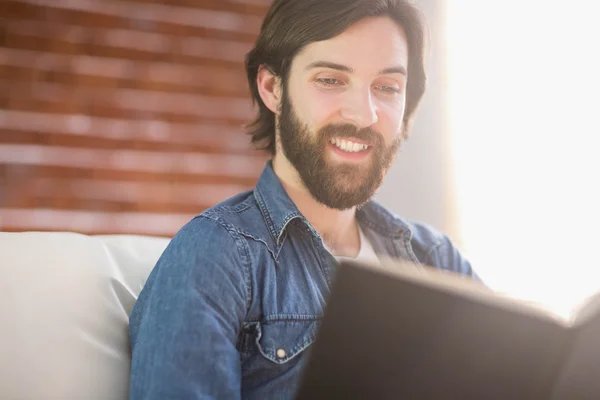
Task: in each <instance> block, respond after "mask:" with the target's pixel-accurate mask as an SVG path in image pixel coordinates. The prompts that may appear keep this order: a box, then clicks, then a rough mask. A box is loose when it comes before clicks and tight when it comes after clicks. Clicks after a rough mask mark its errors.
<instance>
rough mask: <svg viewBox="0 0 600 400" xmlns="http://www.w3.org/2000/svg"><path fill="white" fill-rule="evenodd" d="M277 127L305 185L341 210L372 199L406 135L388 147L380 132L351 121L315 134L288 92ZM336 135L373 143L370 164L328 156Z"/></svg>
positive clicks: (285, 148)
mask: <svg viewBox="0 0 600 400" xmlns="http://www.w3.org/2000/svg"><path fill="white" fill-rule="evenodd" d="M277 128H278V131H279V140H280V142H281V148H282V150H283V154H285V156H286V157H287V159H288V160H289V161H290V163H291V164H292V165H293V166H294V168H295V169H296V171H298V174H299V175H300V178H301V179H302V182H303V183H304V186H305V187H306V188H307V189H308V191H309V192H310V194H311V195H312V196H313V197H314V198H315V199H316V200H317V201H318V202H319V203H321V204H324V205H325V206H327V207H329V208H333V209H337V210H346V209H349V208H352V207H360V206H362V205H363V204H365V203H366V202H368V201H369V199H370V198H371V197H372V196H373V195H374V194H375V192H376V191H377V189H378V188H379V187H380V186H381V183H382V182H383V178H384V176H385V174H386V173H387V171H388V170H389V168H390V166H391V164H392V163H393V161H394V159H395V157H396V153H397V152H398V149H399V148H400V144H401V143H402V135H398V137H397V138H396V139H394V141H393V142H392V143H391V144H390V145H388V146H386V145H385V142H384V139H383V136H382V135H381V134H380V133H378V132H376V131H374V130H373V129H371V128H363V129H358V128H356V127H355V126H354V125H351V124H328V125H326V126H324V127H323V128H321V129H319V130H318V131H317V132H316V133H315V134H313V133H312V132H311V131H310V129H309V128H308V126H307V125H306V124H304V123H302V121H300V120H299V119H298V117H297V116H296V113H295V111H294V108H293V106H292V104H291V102H290V101H289V99H288V97H287V94H286V93H284V96H283V101H282V104H281V113H280V117H279V120H278V123H277ZM333 138H340V139H349V138H356V139H359V140H364V141H366V142H367V143H369V146H370V150H369V151H370V152H371V154H370V155H369V159H368V160H367V163H368V165H365V163H362V165H359V164H358V163H357V164H354V163H347V164H342V163H334V162H332V160H330V159H328V157H327V146H328V143H330V140H331V139H333Z"/></svg>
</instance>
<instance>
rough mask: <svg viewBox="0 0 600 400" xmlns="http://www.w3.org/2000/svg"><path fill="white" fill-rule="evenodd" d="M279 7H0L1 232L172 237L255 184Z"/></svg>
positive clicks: (221, 0) (51, 3) (234, 0)
mask: <svg viewBox="0 0 600 400" xmlns="http://www.w3.org/2000/svg"><path fill="white" fill-rule="evenodd" d="M166 3H168V4H166ZM268 3H269V0H171V1H168V2H159V1H153V0H135V1H132V0H127V1H125V0H20V1H9V0H2V1H0V230H3V231H22V230H73V231H78V232H84V233H137V234H150V235H172V234H174V233H175V232H176V231H177V230H178V228H179V227H181V226H182V225H183V224H184V223H185V222H187V221H188V220H189V219H190V217H192V216H193V215H195V214H197V213H199V212H200V211H202V210H203V209H205V208H207V207H209V206H211V205H213V204H215V203H217V202H219V201H221V200H223V199H225V198H227V197H229V196H230V195H232V194H235V193H237V192H239V191H242V190H245V189H249V188H251V187H252V186H253V185H254V183H255V182H256V179H257V177H258V175H259V173H260V171H261V169H262V167H263V166H264V162H265V160H266V157H265V155H264V154H262V153H259V152H257V151H254V150H252V149H251V146H250V141H249V137H248V136H247V135H246V134H244V133H243V130H242V129H241V126H242V125H243V124H244V123H246V122H248V121H249V120H250V119H251V117H252V115H253V110H252V107H251V101H250V99H249V95H248V88H247V87H248V85H247V83H246V79H245V73H244V68H243V58H244V55H245V54H246V52H247V51H248V50H249V49H250V48H251V47H252V43H253V41H254V40H255V38H256V34H257V32H258V30H259V27H260V23H261V21H262V17H263V15H264V14H265V12H266V9H267V7H268Z"/></svg>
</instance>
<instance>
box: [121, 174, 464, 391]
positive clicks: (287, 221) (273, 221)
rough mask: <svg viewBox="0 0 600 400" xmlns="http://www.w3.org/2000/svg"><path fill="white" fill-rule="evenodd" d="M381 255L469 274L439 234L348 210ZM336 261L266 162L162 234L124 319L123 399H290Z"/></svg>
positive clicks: (383, 214)
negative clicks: (161, 246)
mask: <svg viewBox="0 0 600 400" xmlns="http://www.w3.org/2000/svg"><path fill="white" fill-rule="evenodd" d="M357 219H358V221H359V224H360V225H361V228H362V229H363V231H364V232H365V234H366V235H367V237H368V238H369V240H370V241H371V242H372V244H373V247H374V249H375V251H376V252H377V253H378V254H379V255H382V256H385V257H395V258H401V259H405V260H409V261H412V262H415V263H417V264H421V265H430V266H433V267H437V268H443V269H446V270H451V271H455V272H458V273H460V274H464V275H470V276H474V275H473V272H472V270H471V267H470V265H469V263H468V262H467V261H466V260H465V259H464V258H463V257H462V256H461V255H460V253H459V251H458V250H457V249H456V248H455V247H454V246H453V245H452V243H451V242H450V241H449V240H448V238H447V237H446V236H444V235H442V234H440V233H438V232H436V231H434V230H432V229H430V228H428V227H426V226H424V225H421V224H415V223H409V222H407V221H403V220H402V219H400V218H398V217H396V216H394V215H393V214H391V213H390V212H388V211H387V210H386V209H384V208H383V207H382V206H380V205H378V204H376V203H375V202H370V203H368V204H366V205H365V206H363V207H362V208H361V209H360V210H359V211H358V212H357ZM335 268H336V261H335V259H334V258H333V257H332V256H331V254H330V253H329V252H328V251H327V250H326V249H325V247H324V246H323V242H322V240H321V237H320V236H319V234H318V233H317V232H316V231H315V230H314V229H313V228H312V226H311V225H310V224H309V222H308V221H307V220H306V219H305V218H304V217H303V216H302V215H301V214H300V212H299V211H298V210H297V208H296V207H295V205H294V203H293V202H292V201H291V200H290V198H289V197H288V196H287V194H286V192H285V190H284V189H283V187H282V186H281V184H280V182H279V180H278V179H277V177H276V175H275V173H274V172H273V169H272V167H271V164H270V163H268V164H267V166H266V168H265V170H264V172H263V174H262V176H261V178H260V180H259V182H258V184H257V186H256V188H255V190H254V191H249V192H245V193H241V194H239V195H237V196H235V197H233V198H231V199H229V200H226V201H225V202H223V203H221V204H219V205H217V206H215V207H213V208H211V209H209V210H207V211H205V212H203V213H202V214H200V215H199V216H197V217H196V218H194V219H193V220H192V221H190V222H189V223H188V224H187V225H185V226H184V227H183V228H182V229H181V231H180V232H178V233H177V235H176V236H175V237H174V238H173V240H172V241H171V243H170V244H169V246H168V247H167V249H166V250H165V252H164V253H163V255H162V256H161V258H160V259H159V261H158V263H157V264H156V266H155V268H154V269H153V271H152V273H151V275H150V277H149V278H148V281H147V283H146V284H145V286H144V288H143V290H142V292H141V294H140V296H139V299H138V301H137V303H136V304H135V307H134V308H133V311H132V314H131V317H130V336H131V345H132V352H133V355H132V371H131V387H130V398H131V399H136V400H137V399H140V400H141V399H144V400H150V399H160V400H165V399H239V398H244V399H260V400H264V399H291V398H293V397H294V393H295V391H296V389H297V386H298V384H299V378H300V373H301V370H302V366H303V363H304V362H305V360H306V356H307V351H308V349H309V346H310V345H311V343H312V342H313V340H314V339H315V335H316V333H317V329H318V327H319V319H320V317H321V316H322V313H323V309H324V306H325V301H326V299H327V297H328V294H329V291H330V287H331V282H332V277H333V275H334V272H335Z"/></svg>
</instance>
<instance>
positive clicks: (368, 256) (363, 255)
mask: <svg viewBox="0 0 600 400" xmlns="http://www.w3.org/2000/svg"><path fill="white" fill-rule="evenodd" d="M358 233H359V235H360V250H359V251H358V254H357V255H356V257H344V256H335V255H334V257H335V259H336V260H337V261H338V262H340V261H342V260H353V261H361V262H366V263H369V264H379V258H377V254H376V253H375V250H374V249H373V246H372V245H371V242H370V241H369V239H367V237H366V236H365V234H364V232H363V230H362V229H361V228H360V226H359V227H358ZM325 248H326V249H327V251H329V252H330V253H331V250H329V249H328V248H327V246H325ZM332 255H333V253H332Z"/></svg>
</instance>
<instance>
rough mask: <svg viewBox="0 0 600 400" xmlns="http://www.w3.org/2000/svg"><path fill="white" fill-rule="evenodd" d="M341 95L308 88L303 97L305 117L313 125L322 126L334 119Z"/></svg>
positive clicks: (338, 108)
mask: <svg viewBox="0 0 600 400" xmlns="http://www.w3.org/2000/svg"><path fill="white" fill-rule="evenodd" d="M341 97H342V96H340V95H339V94H336V93H327V92H322V91H319V90H315V89H313V90H310V91H309V92H308V93H307V96H306V97H305V98H304V99H303V100H304V101H303V107H304V113H305V115H306V118H307V119H308V120H309V121H310V124H311V125H312V126H313V127H322V126H324V125H327V124H328V123H330V122H331V121H334V120H335V119H336V115H339V112H340V107H341V104H342V99H341Z"/></svg>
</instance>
